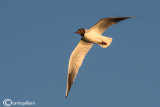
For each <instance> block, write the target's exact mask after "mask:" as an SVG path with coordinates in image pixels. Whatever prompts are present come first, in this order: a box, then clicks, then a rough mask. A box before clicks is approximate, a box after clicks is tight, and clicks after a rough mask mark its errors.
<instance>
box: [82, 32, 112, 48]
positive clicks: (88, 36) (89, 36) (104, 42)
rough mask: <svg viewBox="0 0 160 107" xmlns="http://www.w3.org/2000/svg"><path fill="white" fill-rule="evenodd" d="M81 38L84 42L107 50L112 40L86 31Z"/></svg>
mask: <svg viewBox="0 0 160 107" xmlns="http://www.w3.org/2000/svg"><path fill="white" fill-rule="evenodd" d="M83 38H84V39H85V40H86V41H88V42H91V43H96V44H98V45H100V46H101V47H103V48H107V47H108V46H109V45H110V44H111V42H112V38H110V37H106V36H103V35H101V34H99V33H97V32H95V31H94V30H88V29H85V34H84V36H83Z"/></svg>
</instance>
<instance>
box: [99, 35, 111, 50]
mask: <svg viewBox="0 0 160 107" xmlns="http://www.w3.org/2000/svg"><path fill="white" fill-rule="evenodd" d="M101 39H102V41H103V43H98V45H99V46H101V47H102V48H107V47H108V46H109V45H110V44H111V42H112V38H110V37H106V36H101Z"/></svg>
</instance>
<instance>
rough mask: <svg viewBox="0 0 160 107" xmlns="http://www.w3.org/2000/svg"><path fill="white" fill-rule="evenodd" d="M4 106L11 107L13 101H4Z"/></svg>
mask: <svg viewBox="0 0 160 107" xmlns="http://www.w3.org/2000/svg"><path fill="white" fill-rule="evenodd" d="M3 105H4V106H11V105H12V100H11V99H5V100H4V101H3Z"/></svg>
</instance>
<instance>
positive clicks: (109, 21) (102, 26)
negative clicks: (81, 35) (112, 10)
mask: <svg viewBox="0 0 160 107" xmlns="http://www.w3.org/2000/svg"><path fill="white" fill-rule="evenodd" d="M129 18H132V17H109V18H104V19H101V20H99V21H98V22H97V23H96V24H95V25H94V26H93V27H91V28H90V30H94V31H95V32H97V33H99V34H102V33H103V32H104V31H105V30H106V29H107V28H108V27H110V26H111V25H113V24H116V23H118V22H120V21H122V20H125V19H129Z"/></svg>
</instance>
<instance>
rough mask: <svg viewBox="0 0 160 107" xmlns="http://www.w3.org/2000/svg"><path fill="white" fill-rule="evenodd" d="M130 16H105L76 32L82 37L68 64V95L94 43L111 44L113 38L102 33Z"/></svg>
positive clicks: (102, 45) (104, 45)
mask: <svg viewBox="0 0 160 107" xmlns="http://www.w3.org/2000/svg"><path fill="white" fill-rule="evenodd" d="M128 18H131V17H109V18H104V19H101V20H100V21H98V22H97V23H96V24H95V25H94V26H93V27H91V28H90V29H84V28H81V29H79V30H78V31H77V32H75V33H78V34H80V35H81V36H82V38H81V40H80V42H79V44H78V45H77V47H76V48H75V49H74V50H73V52H72V54H71V56H70V60H69V65H68V77H67V89H66V97H67V96H68V93H69V91H70V88H71V86H72V84H73V82H74V80H75V78H76V75H77V73H78V70H79V68H80V66H81V65H82V62H83V59H84V57H85V56H86V54H87V53H88V51H89V50H90V49H91V47H92V46H93V44H94V43H96V44H98V45H99V46H101V47H102V48H107V47H108V46H109V45H110V44H111V42H112V38H110V37H105V36H102V33H103V32H104V31H105V30H106V29H107V28H108V27H110V26H111V25H113V24H116V23H118V22H119V21H122V20H125V19H128Z"/></svg>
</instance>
